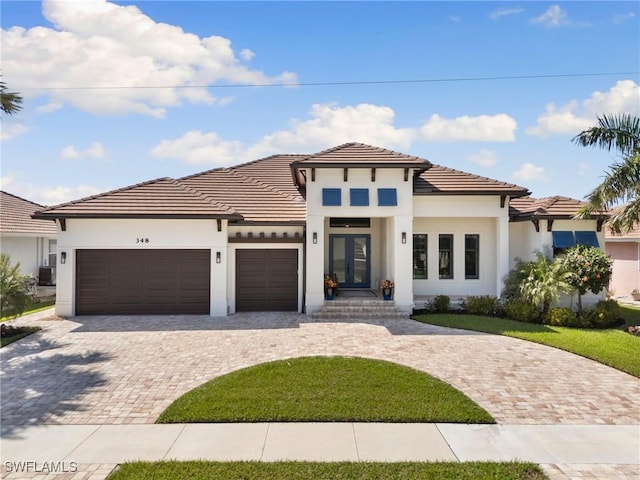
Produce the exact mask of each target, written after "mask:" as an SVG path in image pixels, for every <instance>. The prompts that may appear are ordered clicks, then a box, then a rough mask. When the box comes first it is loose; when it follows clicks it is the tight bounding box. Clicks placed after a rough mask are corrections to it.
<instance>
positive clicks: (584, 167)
mask: <svg viewBox="0 0 640 480" xmlns="http://www.w3.org/2000/svg"><path fill="white" fill-rule="evenodd" d="M589 170H591V164H590V163H586V162H583V163H581V164H580V165H578V175H580V176H581V177H583V176H584V175H586V174H587V173H588V172H589Z"/></svg>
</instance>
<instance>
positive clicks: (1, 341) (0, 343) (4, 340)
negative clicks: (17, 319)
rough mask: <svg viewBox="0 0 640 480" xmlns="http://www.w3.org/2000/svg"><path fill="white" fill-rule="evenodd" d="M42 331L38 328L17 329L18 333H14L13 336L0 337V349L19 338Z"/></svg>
mask: <svg viewBox="0 0 640 480" xmlns="http://www.w3.org/2000/svg"><path fill="white" fill-rule="evenodd" d="M40 330H42V329H41V328H40V327H19V331H18V332H16V333H15V335H9V336H6V337H0V348H1V347H4V346H5V345H9V344H10V343H13V342H15V341H17V340H20V339H21V338H24V337H27V336H29V335H31V334H32V333H36V332H38V331H40Z"/></svg>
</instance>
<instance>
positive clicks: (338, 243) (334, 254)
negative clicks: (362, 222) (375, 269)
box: [329, 234, 371, 288]
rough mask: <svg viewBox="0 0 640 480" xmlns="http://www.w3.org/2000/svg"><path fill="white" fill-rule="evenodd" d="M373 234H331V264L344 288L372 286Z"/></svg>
mask: <svg viewBox="0 0 640 480" xmlns="http://www.w3.org/2000/svg"><path fill="white" fill-rule="evenodd" d="M370 258H371V235H364V234H360V235H358V234H354V235H329V265H330V268H331V272H330V273H332V274H334V275H336V276H337V277H338V285H339V286H340V287H342V288H370V287H371V278H370V277H371V264H370V262H369V259H370Z"/></svg>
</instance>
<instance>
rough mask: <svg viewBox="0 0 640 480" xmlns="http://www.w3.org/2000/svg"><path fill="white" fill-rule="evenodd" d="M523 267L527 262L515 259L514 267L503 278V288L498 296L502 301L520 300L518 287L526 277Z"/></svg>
mask: <svg viewBox="0 0 640 480" xmlns="http://www.w3.org/2000/svg"><path fill="white" fill-rule="evenodd" d="M525 265H527V262H524V261H523V260H522V259H520V258H516V266H515V267H514V268H513V270H511V271H509V274H508V275H507V276H506V277H505V278H504V287H503V289H502V293H501V294H500V296H501V298H502V299H503V300H504V301H509V300H515V299H517V298H521V293H520V285H521V284H522V281H523V280H524V279H525V278H526V277H527V276H526V274H525V268H524V267H525Z"/></svg>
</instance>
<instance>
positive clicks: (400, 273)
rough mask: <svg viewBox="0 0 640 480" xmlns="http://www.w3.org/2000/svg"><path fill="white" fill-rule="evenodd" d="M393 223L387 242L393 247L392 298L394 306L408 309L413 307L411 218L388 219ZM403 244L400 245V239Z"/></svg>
mask: <svg viewBox="0 0 640 480" xmlns="http://www.w3.org/2000/svg"><path fill="white" fill-rule="evenodd" d="M389 220H390V221H391V222H393V228H391V231H392V232H393V233H392V238H390V239H387V241H388V242H389V243H390V244H391V245H392V246H393V252H394V256H393V263H392V266H393V268H392V276H393V281H394V284H395V288H394V295H393V298H394V300H395V302H396V305H397V306H398V307H400V308H403V309H407V310H408V309H410V308H411V306H412V305H413V259H412V256H413V249H412V248H411V245H412V240H413V217H411V216H407V215H404V216H395V217H393V218H392V219H389ZM403 238H404V239H405V243H402V239H403Z"/></svg>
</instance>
